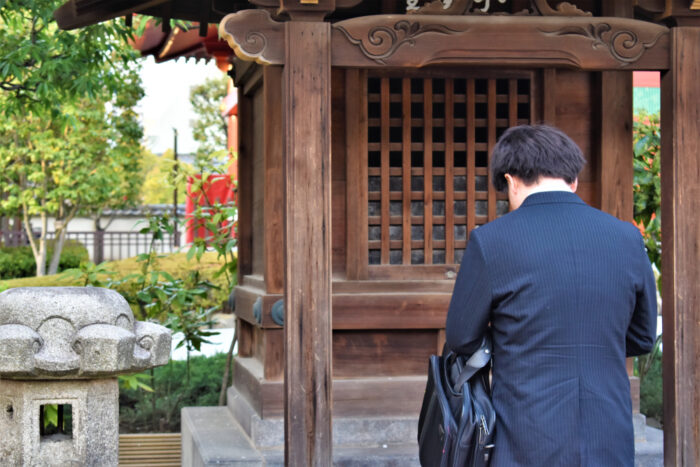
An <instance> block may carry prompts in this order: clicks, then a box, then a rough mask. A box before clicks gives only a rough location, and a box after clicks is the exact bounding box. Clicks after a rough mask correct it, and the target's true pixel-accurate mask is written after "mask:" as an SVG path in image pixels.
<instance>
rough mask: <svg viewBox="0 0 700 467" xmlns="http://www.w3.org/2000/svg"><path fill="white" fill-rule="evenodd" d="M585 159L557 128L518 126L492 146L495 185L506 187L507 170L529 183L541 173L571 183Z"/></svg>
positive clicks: (542, 175) (504, 134)
mask: <svg viewBox="0 0 700 467" xmlns="http://www.w3.org/2000/svg"><path fill="white" fill-rule="evenodd" d="M585 163H586V160H585V159H584V158H583V154H582V153H581V149H580V148H579V147H578V146H577V145H576V143H574V141H573V140H572V139H571V138H569V137H568V136H567V135H566V134H565V133H564V132H563V131H561V130H559V129H558V128H554V127H552V126H548V125H521V126H516V127H512V128H509V129H508V130H506V131H505V132H504V133H503V135H502V136H501V137H500V138H499V140H498V143H497V144H496V146H495V147H494V149H493V153H492V155H491V173H492V175H493V185H494V187H495V188H496V190H498V191H505V190H506V188H507V187H508V184H507V182H506V179H505V177H504V176H505V174H510V175H512V176H517V177H519V178H520V179H521V180H522V181H523V182H524V183H525V184H526V185H532V184H534V183H537V181H538V180H539V179H540V177H551V178H561V179H563V180H564V181H565V182H566V183H569V184H571V183H573V182H574V181H575V180H576V179H577V178H578V174H579V173H580V172H581V169H583V165H584V164H585Z"/></svg>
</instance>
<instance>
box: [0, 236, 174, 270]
mask: <svg viewBox="0 0 700 467" xmlns="http://www.w3.org/2000/svg"><path fill="white" fill-rule="evenodd" d="M54 236H55V232H50V233H49V235H48V238H53V237H54ZM66 236H67V238H68V239H70V240H76V241H78V242H80V243H82V244H83V245H84V246H85V248H87V250H88V252H89V253H90V259H91V260H92V261H93V262H94V263H96V264H99V263H101V262H103V261H114V260H119V259H124V258H131V257H132V256H136V255H139V254H141V253H146V252H148V250H149V248H150V245H151V234H144V233H140V232H111V231H110V232H104V231H98V232H68V233H67V234H66ZM180 237H181V235H180V233H179V232H176V233H175V234H173V235H169V234H165V235H164V236H163V239H162V240H157V241H156V242H155V243H154V248H155V251H156V252H158V253H161V254H162V253H172V252H174V251H176V250H177V249H178V248H179V247H180ZM21 245H29V240H28V238H27V235H26V233H25V232H24V230H18V231H17V230H13V231H0V246H21Z"/></svg>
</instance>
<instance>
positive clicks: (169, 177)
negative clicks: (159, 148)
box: [139, 149, 190, 204]
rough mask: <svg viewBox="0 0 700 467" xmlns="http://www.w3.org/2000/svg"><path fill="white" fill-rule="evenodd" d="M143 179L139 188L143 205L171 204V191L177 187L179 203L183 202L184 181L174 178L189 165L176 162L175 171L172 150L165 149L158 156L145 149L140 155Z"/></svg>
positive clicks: (178, 177)
mask: <svg viewBox="0 0 700 467" xmlns="http://www.w3.org/2000/svg"><path fill="white" fill-rule="evenodd" d="M142 161H143V165H142V168H143V172H144V174H145V179H144V182H143V184H142V185H141V188H140V193H139V199H140V200H141V202H142V203H143V204H167V203H172V202H173V190H174V189H175V187H176V186H177V191H178V196H180V198H178V199H179V202H184V199H183V196H182V194H183V193H185V191H186V185H187V184H186V181H185V179H184V178H183V177H181V176H176V175H175V174H176V173H177V174H179V173H180V172H182V171H187V170H190V169H189V164H187V163H186V162H183V161H180V160H178V162H177V171H175V159H174V158H173V150H172V149H167V150H166V151H165V152H164V153H163V154H161V155H160V156H158V155H156V154H153V153H152V152H150V151H149V150H147V149H144V150H143V154H142Z"/></svg>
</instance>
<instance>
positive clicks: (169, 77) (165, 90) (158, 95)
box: [138, 56, 223, 154]
mask: <svg viewBox="0 0 700 467" xmlns="http://www.w3.org/2000/svg"><path fill="white" fill-rule="evenodd" d="M222 74H223V73H222V72H221V71H220V70H219V69H218V68H217V67H216V63H215V62H214V60H211V61H210V62H208V63H206V62H204V61H203V60H200V61H199V63H197V62H195V61H194V60H193V59H190V60H189V61H185V59H183V58H180V59H178V60H170V61H167V62H164V63H156V62H155V60H154V59H153V57H152V56H148V57H147V58H145V59H144V63H143V69H142V71H141V79H142V81H143V89H144V91H145V92H146V95H145V97H144V98H143V99H141V101H140V102H139V105H138V111H139V114H140V115H141V122H142V123H143V129H144V135H145V138H144V146H146V148H148V149H149V150H150V151H151V152H153V153H155V154H160V153H162V152H163V151H165V150H166V149H170V148H172V147H173V128H177V131H178V139H177V152H178V153H180V154H186V153H192V152H195V151H196V149H197V142H195V141H194V140H193V139H192V128H191V127H190V121H191V120H193V119H194V118H195V115H194V112H193V111H192V106H191V105H190V100H189V98H190V88H191V87H192V86H194V85H197V84H201V83H203V82H204V80H205V79H207V78H209V77H218V76H221V75H222Z"/></svg>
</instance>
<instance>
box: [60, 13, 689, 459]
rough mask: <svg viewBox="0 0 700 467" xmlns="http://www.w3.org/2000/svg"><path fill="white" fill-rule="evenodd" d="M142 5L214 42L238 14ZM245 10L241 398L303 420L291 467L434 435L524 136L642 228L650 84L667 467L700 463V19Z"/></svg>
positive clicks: (289, 438) (237, 25)
mask: <svg viewBox="0 0 700 467" xmlns="http://www.w3.org/2000/svg"><path fill="white" fill-rule="evenodd" d="M88 3H90V2H88V1H87V0H72V1H71V2H69V3H67V4H66V5H64V7H62V8H63V10H64V14H65V16H66V17H65V18H64V22H65V24H66V25H69V26H81V25H84V24H87V23H89V22H90V21H93V22H94V19H93V17H91V16H89V15H88V13H84V15H83V16H82V17H81V16H80V15H79V14H73V13H71V14H69V13H66V11H67V9H68V7H69V6H70V5H75V6H77V5H79V4H84V6H85V7H86V8H88V7H89V5H88ZM92 3H95V2H92ZM97 3H102V4H104V5H107V4H112V3H114V4H115V5H116V4H117V3H118V2H116V1H103V2H97ZM122 3H124V2H122ZM126 3H128V2H126ZM132 3H133V4H134V5H136V4H138V5H140V7H137V6H133V7H132V8H127V10H126V12H128V13H131V12H138V11H144V12H151V13H152V14H160V15H162V16H164V17H166V18H185V19H194V20H197V19H198V18H201V17H206V18H208V19H209V21H212V20H219V19H220V18H221V16H222V9H223V7H222V6H221V5H218V2H216V1H214V2H211V1H210V2H205V1H201V2H196V3H197V4H198V5H199V7H200V9H201V11H198V12H197V13H193V12H192V5H189V6H185V5H184V3H185V2H184V1H181V0H176V1H155V2H144V1H141V2H138V1H132ZM120 5H121V3H120ZM212 5H213V6H212ZM227 5H228V7H227V8H228V11H230V12H232V14H230V15H229V16H226V17H224V18H223V19H222V20H221V22H220V33H221V35H222V36H223V37H224V38H225V39H226V40H227V41H228V43H229V44H230V45H231V47H232V49H233V50H234V51H235V55H236V57H235V58H234V59H233V76H234V81H235V85H236V86H237V87H238V88H239V93H240V94H239V119H238V121H239V136H240V150H239V187H238V199H239V203H240V205H239V226H240V237H239V271H240V273H239V286H238V287H237V289H236V292H235V298H236V300H235V301H236V310H235V313H236V316H237V318H238V332H239V339H240V340H239V357H238V358H237V360H236V370H235V382H234V387H233V388H232V389H231V391H230V392H229V396H230V397H231V396H232V395H234V396H235V397H240V398H243V399H244V400H245V401H246V403H247V404H249V405H250V406H251V407H252V408H253V410H254V411H255V413H256V414H257V415H258V416H259V417H260V418H262V419H281V418H282V417H284V420H285V435H286V444H285V446H286V462H287V463H288V464H290V465H311V464H313V465H330V462H331V451H332V448H331V446H332V435H331V413H332V416H333V417H338V418H342V417H361V416H417V413H418V410H419V408H420V402H421V399H422V395H423V390H424V384H425V372H426V363H427V359H428V356H429V355H430V354H431V353H435V352H439V351H440V350H441V348H442V344H443V341H444V331H443V329H442V328H443V326H444V322H445V315H446V310H447V305H448V303H449V299H450V295H451V292H452V287H453V281H454V278H455V274H456V271H457V268H458V267H459V266H458V265H459V261H460V259H461V255H462V252H463V250H464V248H465V246H466V243H467V241H468V238H469V232H470V231H471V230H472V229H474V228H478V226H479V225H482V224H484V223H486V222H488V221H490V220H492V219H494V218H496V217H497V216H499V215H502V214H504V213H506V212H507V211H508V205H507V199H506V198H505V197H504V196H502V195H500V194H498V193H496V192H495V191H494V189H493V188H492V186H491V183H490V180H489V167H488V156H489V154H490V151H491V149H492V147H493V146H494V144H495V143H496V140H497V138H498V136H499V135H500V134H501V133H502V132H503V131H504V130H505V129H506V128H508V127H510V126H513V125H517V124H522V123H531V122H547V123H550V124H553V125H556V126H558V127H560V128H561V129H562V130H564V131H565V132H566V133H568V134H569V135H570V136H572V137H573V139H574V140H575V141H576V142H577V143H578V144H579V146H580V147H581V149H582V150H583V152H584V154H585V156H586V158H587V162H588V163H587V165H586V167H585V169H584V171H583V173H582V174H581V177H580V184H579V190H578V193H579V195H580V196H581V197H582V198H583V199H584V201H586V202H587V203H589V204H590V205H592V206H595V207H599V208H600V209H603V210H605V211H607V212H610V213H612V214H614V215H616V216H618V217H620V218H622V219H626V220H631V218H632V211H633V199H632V183H633V164H632V159H633V153H632V71H633V70H660V71H662V73H663V75H662V76H663V78H662V127H663V159H662V161H663V162H662V164H663V167H662V173H663V180H662V189H663V203H664V206H663V226H662V227H663V231H664V237H663V241H664V248H663V255H664V257H663V274H664V290H663V295H664V329H663V331H664V393H665V414H666V415H665V420H664V422H665V428H664V429H665V449H664V456H665V462H666V465H697V463H698V462H700V370H699V369H698V368H700V329H699V326H698V321H699V320H700V269H699V268H698V264H700V228H699V226H698V222H697V221H696V220H695V218H694V216H695V215H696V213H697V212H698V208H700V196H699V193H700V182H699V181H698V173H700V170H699V169H698V167H699V164H698V155H699V154H700V134H699V133H698V124H699V123H700V81H698V80H697V76H698V75H699V74H700V2H697V1H693V0H646V1H645V0H637V1H633V0H619V1H618V0H616V1H603V0H576V1H572V2H561V1H546V0H490V1H489V0H452V1H449V0H442V1H439V0H435V1H429V2H419V1H417V0H408V1H406V2H402V1H398V0H395V1H392V0H384V1H377V2H374V1H371V2H370V1H364V2H362V1H361V0H295V1H293V0H250V2H243V1H235V2H229V3H228V4H227ZM166 6H167V11H166ZM88 9H89V8H88ZM106 10H108V9H105V10H104V11H106ZM117 10H118V11H117ZM204 10H206V12H207V13H206V14H205V13H204ZM60 11H61V10H59V12H60ZM104 11H102V13H101V14H102V16H101V19H106V18H107V17H113V16H117V15H121V14H124V13H125V11H124V9H119V8H116V6H115V7H114V8H113V9H112V10H110V11H111V13H109V14H107V13H105V12H104ZM93 13H94V12H93ZM94 14H97V13H94ZM57 15H58V12H57ZM110 15H111V16H110ZM59 20H60V15H59ZM81 21H82V22H81ZM59 24H60V21H59Z"/></svg>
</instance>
